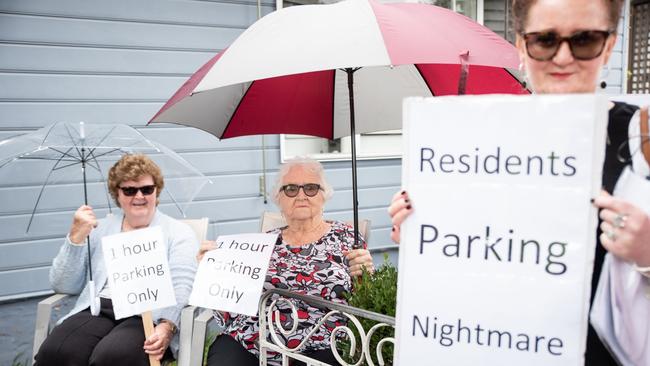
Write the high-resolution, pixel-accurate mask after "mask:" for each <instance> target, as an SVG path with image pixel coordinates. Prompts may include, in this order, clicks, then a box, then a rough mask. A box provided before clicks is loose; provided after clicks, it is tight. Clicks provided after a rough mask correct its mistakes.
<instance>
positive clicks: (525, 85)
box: [519, 62, 528, 89]
mask: <svg viewBox="0 0 650 366" xmlns="http://www.w3.org/2000/svg"><path fill="white" fill-rule="evenodd" d="M519 77H520V78H521V80H520V81H519V82H520V83H521V86H522V87H523V88H524V89H527V88H528V77H527V76H526V70H525V69H524V63H523V62H520V63H519Z"/></svg>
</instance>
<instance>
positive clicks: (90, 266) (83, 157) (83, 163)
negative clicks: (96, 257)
mask: <svg viewBox="0 0 650 366" xmlns="http://www.w3.org/2000/svg"><path fill="white" fill-rule="evenodd" d="M81 174H82V175H83V178H84V205H86V206H88V188H87V187H86V149H85V148H84V147H83V146H82V147H81ZM86 248H88V275H89V277H90V281H92V280H93V264H92V261H91V260H90V235H88V236H86Z"/></svg>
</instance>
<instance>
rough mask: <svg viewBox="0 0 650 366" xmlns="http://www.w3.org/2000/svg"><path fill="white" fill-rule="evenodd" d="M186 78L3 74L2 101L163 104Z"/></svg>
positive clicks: (0, 81) (0, 76)
mask: <svg viewBox="0 0 650 366" xmlns="http://www.w3.org/2000/svg"><path fill="white" fill-rule="evenodd" d="M186 79H187V78H183V77H159V76H132V75H126V76H112V75H111V76H108V75H99V76H95V75H51V74H36V73H31V74H16V73H0V84H2V85H14V87H13V88H0V100H5V101H7V100H9V101H21V100H25V101H52V100H62V101H66V100H69V101H98V100H103V101H116V102H122V101H131V100H133V101H143V102H159V103H164V102H165V101H166V100H167V99H168V98H169V97H170V96H171V93H170V91H173V90H176V89H178V88H179V87H180V86H181V85H182V84H183V82H185V80H186Z"/></svg>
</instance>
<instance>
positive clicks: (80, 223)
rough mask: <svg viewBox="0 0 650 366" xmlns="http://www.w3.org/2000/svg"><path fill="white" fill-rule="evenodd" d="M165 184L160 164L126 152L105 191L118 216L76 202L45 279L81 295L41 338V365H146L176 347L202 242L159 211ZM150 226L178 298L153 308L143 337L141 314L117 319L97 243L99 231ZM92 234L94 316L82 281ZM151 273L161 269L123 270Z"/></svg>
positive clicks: (101, 233) (132, 275)
mask: <svg viewBox="0 0 650 366" xmlns="http://www.w3.org/2000/svg"><path fill="white" fill-rule="evenodd" d="M163 187H164V180H163V177H162V173H161V171H160V168H159V167H158V166H157V165H156V164H155V163H154V162H153V161H152V160H151V159H149V158H148V157H146V156H144V155H125V156H123V157H122V158H121V159H120V160H119V161H118V162H117V163H115V165H114V166H113V167H112V168H111V169H110V171H109V173H108V188H109V191H110V193H111V196H112V197H113V198H114V199H115V202H116V204H117V206H118V207H120V208H121V209H122V214H116V215H113V216H109V217H106V218H104V219H101V220H97V219H96V217H95V213H94V212H93V209H92V208H91V207H89V206H81V207H79V209H78V210H77V211H76V212H75V214H74V219H73V223H72V227H71V228H70V232H69V234H68V236H67V237H66V239H65V243H64V244H63V246H62V247H61V249H60V250H59V253H58V255H57V256H56V257H55V258H54V261H53V264H52V268H51V270H50V282H51V284H52V288H53V289H54V290H55V291H56V292H60V293H67V294H78V295H79V298H78V299H77V302H76V304H75V306H74V308H73V309H72V311H71V312H70V313H68V314H67V315H66V316H65V317H63V318H62V319H61V321H60V322H61V323H60V324H59V325H58V326H57V327H55V328H54V330H53V331H52V333H51V334H50V335H49V336H48V337H47V338H46V339H45V342H44V343H43V345H42V346H41V348H40V350H39V352H38V354H37V355H36V356H35V360H36V364H37V365H38V366H43V365H149V356H154V357H156V358H157V359H159V360H160V359H162V358H163V357H171V355H172V351H173V352H175V351H177V349H178V340H177V338H178V337H177V335H175V334H176V333H177V325H178V324H179V319H180V313H181V310H182V309H183V307H184V306H185V305H186V304H187V300H188V297H189V295H190V292H191V290H192V281H193V279H194V273H195V271H196V262H195V260H194V254H193V253H196V250H197V248H198V246H199V245H198V241H197V238H196V235H195V234H194V232H193V231H192V229H191V228H190V227H189V226H187V225H186V224H183V223H181V222H179V221H177V220H174V219H173V218H171V217H169V216H167V215H165V214H163V213H161V212H160V211H158V209H157V206H158V202H159V201H158V197H159V195H160V192H161V191H162V189H163ZM150 226H151V227H153V226H161V227H162V231H163V233H164V237H165V239H166V243H165V244H166V248H167V258H168V259H169V271H170V274H171V276H172V282H173V287H174V293H175V295H176V300H177V301H176V302H177V304H176V305H175V306H171V307H166V308H161V309H158V310H154V311H153V320H154V322H155V323H156V326H155V328H154V332H153V334H152V335H151V336H149V337H148V338H146V339H145V336H144V330H143V327H142V325H143V324H142V319H141V318H140V317H138V316H131V317H127V318H124V319H118V320H116V319H115V315H114V312H113V305H112V302H111V293H110V289H109V288H108V285H107V284H108V280H109V279H108V274H107V270H106V268H105V266H104V260H103V253H102V249H101V245H100V243H101V240H102V237H105V236H108V235H112V234H116V233H120V232H128V231H132V230H137V229H142V228H146V227H150ZM89 235H90V250H91V252H92V263H94V265H93V268H92V271H93V277H94V281H95V283H96V284H97V285H98V286H99V287H98V288H99V289H101V291H100V292H99V296H100V303H101V309H100V312H99V314H97V316H93V315H92V314H91V311H90V308H89V307H90V305H91V301H93V300H94V299H91V291H90V289H89V286H88V285H87V284H86V283H87V282H86V277H87V272H88V258H87V255H88V254H87V253H88V251H87V248H86V237H87V236H89ZM142 248H143V249H142V250H147V248H148V247H147V245H143V247H142ZM126 249H129V248H126ZM126 275H127V274H125V276H126ZM156 275H158V276H160V275H161V273H160V268H155V267H151V268H147V267H144V266H138V267H136V268H134V270H133V271H132V272H130V273H128V279H133V278H135V277H143V276H156ZM85 284H86V285H85ZM173 340H175V342H173ZM170 345H171V347H170ZM170 348H171V350H170Z"/></svg>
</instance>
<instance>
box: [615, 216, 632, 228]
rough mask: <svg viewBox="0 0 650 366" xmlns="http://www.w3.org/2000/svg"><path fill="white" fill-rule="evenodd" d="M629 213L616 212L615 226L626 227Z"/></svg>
mask: <svg viewBox="0 0 650 366" xmlns="http://www.w3.org/2000/svg"><path fill="white" fill-rule="evenodd" d="M628 216H629V215H628V214H616V217H614V222H613V224H614V227H615V228H617V229H623V228H624V227H625V222H626V221H627V217H628Z"/></svg>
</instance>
